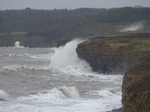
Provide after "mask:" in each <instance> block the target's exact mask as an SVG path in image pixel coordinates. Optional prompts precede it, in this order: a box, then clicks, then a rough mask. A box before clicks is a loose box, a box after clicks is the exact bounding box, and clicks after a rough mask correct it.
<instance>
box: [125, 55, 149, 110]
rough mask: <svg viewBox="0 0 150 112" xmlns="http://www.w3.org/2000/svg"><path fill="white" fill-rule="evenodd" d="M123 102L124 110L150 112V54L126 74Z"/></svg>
mask: <svg viewBox="0 0 150 112" xmlns="http://www.w3.org/2000/svg"><path fill="white" fill-rule="evenodd" d="M122 103H123V111H124V112H150V55H148V56H146V57H143V58H142V59H141V60H140V61H139V62H138V63H137V64H136V65H135V66H133V67H132V68H130V69H129V71H128V72H127V73H126V74H125V76H124V79H123V85H122Z"/></svg>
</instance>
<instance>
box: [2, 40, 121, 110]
mask: <svg viewBox="0 0 150 112" xmlns="http://www.w3.org/2000/svg"><path fill="white" fill-rule="evenodd" d="M80 42H82V40H73V41H71V42H68V43H67V44H66V45H65V46H61V47H59V48H21V49H20V48H19V47H14V48H12V47H11V48H9V47H8V48H0V112H105V111H110V110H112V109H117V108H120V107H121V106H122V105H121V84H122V77H123V76H122V75H115V74H114V75H104V74H98V73H95V72H93V71H92V70H91V67H90V65H89V63H87V62H86V61H84V60H81V59H80V58H79V57H78V56H77V54H76V47H77V45H78V44H79V43H80ZM17 46H18V44H17Z"/></svg>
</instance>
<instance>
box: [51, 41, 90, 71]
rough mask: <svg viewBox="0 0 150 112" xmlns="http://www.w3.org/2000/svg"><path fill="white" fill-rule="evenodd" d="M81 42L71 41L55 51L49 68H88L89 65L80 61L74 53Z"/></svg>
mask: <svg viewBox="0 0 150 112" xmlns="http://www.w3.org/2000/svg"><path fill="white" fill-rule="evenodd" d="M81 42H83V40H79V39H76V40H72V41H70V42H68V43H67V44H66V45H65V46H61V47H59V48H58V49H56V50H55V53H54V55H53V56H52V57H51V59H50V61H51V65H50V67H60V68H66V67H68V66H74V67H78V68H90V65H89V63H87V62H86V61H84V60H81V59H80V58H79V57H78V56H77V53H76V47H77V45H78V44H79V43H81Z"/></svg>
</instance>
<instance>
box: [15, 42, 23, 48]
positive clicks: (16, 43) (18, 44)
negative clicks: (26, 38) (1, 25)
mask: <svg viewBox="0 0 150 112" xmlns="http://www.w3.org/2000/svg"><path fill="white" fill-rule="evenodd" d="M15 47H17V48H24V46H20V42H19V41H16V42H15Z"/></svg>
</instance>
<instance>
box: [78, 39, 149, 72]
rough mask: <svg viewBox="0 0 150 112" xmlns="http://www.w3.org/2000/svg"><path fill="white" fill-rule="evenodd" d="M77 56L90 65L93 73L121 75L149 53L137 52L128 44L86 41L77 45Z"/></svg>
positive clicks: (134, 47) (135, 48)
mask: <svg viewBox="0 0 150 112" xmlns="http://www.w3.org/2000/svg"><path fill="white" fill-rule="evenodd" d="M76 51H77V54H78V56H79V57H80V58H82V59H85V60H86V61H87V62H89V63H90V65H91V67H92V68H93V70H94V71H97V72H100V73H106V74H113V73H114V74H116V73H117V74H123V73H125V71H126V70H127V69H129V67H130V66H132V65H133V64H134V63H135V62H136V61H137V60H138V59H139V58H140V57H142V56H143V55H145V54H148V53H149V51H138V50H137V46H136V45H134V46H132V45H129V43H124V42H122V43H109V42H104V41H101V40H98V41H97V40H94V41H87V42H83V43H81V44H79V45H78V47H77V49H76Z"/></svg>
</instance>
